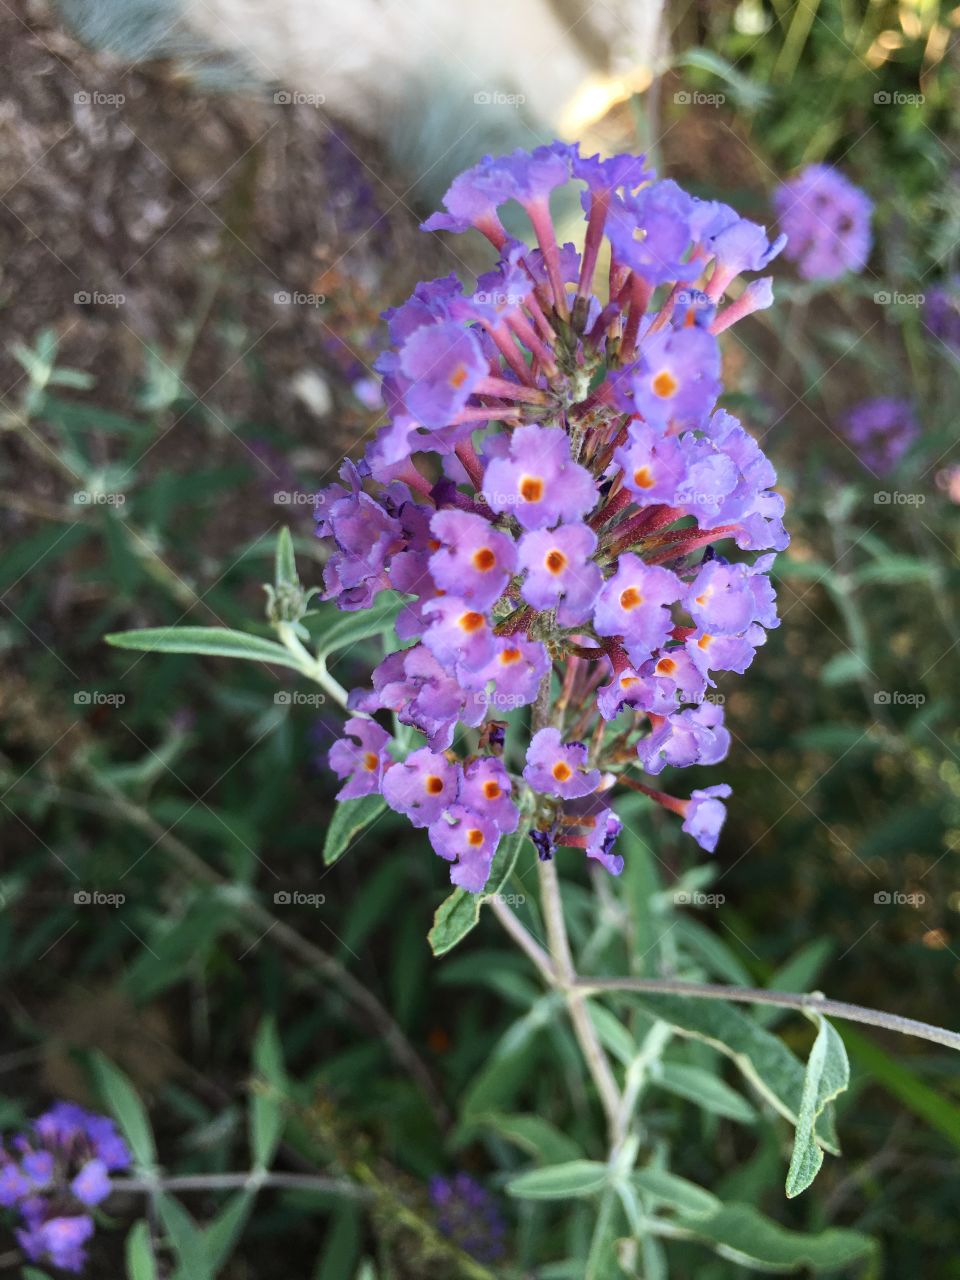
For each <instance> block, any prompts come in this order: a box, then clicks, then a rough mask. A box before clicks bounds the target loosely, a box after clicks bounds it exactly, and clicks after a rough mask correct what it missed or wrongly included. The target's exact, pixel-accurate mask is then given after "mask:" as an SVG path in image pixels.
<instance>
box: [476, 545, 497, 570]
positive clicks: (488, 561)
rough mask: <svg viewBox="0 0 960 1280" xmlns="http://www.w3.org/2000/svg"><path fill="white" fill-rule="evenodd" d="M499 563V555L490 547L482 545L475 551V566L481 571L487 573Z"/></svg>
mask: <svg viewBox="0 0 960 1280" xmlns="http://www.w3.org/2000/svg"><path fill="white" fill-rule="evenodd" d="M496 563H497V557H496V556H495V555H494V554H493V552H492V551H491V550H490V548H489V547H481V548H480V550H479V551H475V552H474V553H473V567H474V568H475V569H479V570H480V572H481V573H487V572H489V570H490V569H492V568H493V566H494V565H495V564H496Z"/></svg>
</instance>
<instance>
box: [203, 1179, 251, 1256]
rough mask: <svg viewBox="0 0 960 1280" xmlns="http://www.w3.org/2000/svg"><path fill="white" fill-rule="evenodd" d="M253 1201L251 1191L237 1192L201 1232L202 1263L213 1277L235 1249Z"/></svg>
mask: <svg viewBox="0 0 960 1280" xmlns="http://www.w3.org/2000/svg"><path fill="white" fill-rule="evenodd" d="M255 1199H256V1196H255V1195H254V1193H253V1192H252V1191H238V1192H237V1194H236V1195H235V1196H233V1197H231V1199H230V1200H229V1201H228V1202H227V1206H226V1208H225V1209H222V1210H221V1211H220V1213H218V1214H217V1216H216V1217H215V1218H214V1220H213V1222H211V1224H210V1226H209V1227H207V1229H206V1230H205V1231H204V1232H203V1234H202V1237H201V1239H202V1248H203V1252H204V1263H205V1265H206V1266H207V1267H208V1268H209V1269H210V1271H211V1273H212V1274H213V1275H217V1274H218V1273H219V1271H220V1268H221V1267H222V1266H224V1264H225V1263H226V1261H227V1259H228V1258H229V1257H230V1255H231V1254H232V1253H233V1251H234V1249H236V1247H237V1244H238V1243H239V1240H240V1237H241V1235H242V1234H243V1228H244V1227H245V1226H246V1223H247V1218H248V1217H249V1216H250V1210H251V1209H252V1208H253V1202H254V1200H255Z"/></svg>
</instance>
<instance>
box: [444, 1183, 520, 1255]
mask: <svg viewBox="0 0 960 1280" xmlns="http://www.w3.org/2000/svg"><path fill="white" fill-rule="evenodd" d="M430 1200H431V1202H432V1204H433V1206H434V1209H435V1210H436V1214H437V1226H438V1228H439V1230H440V1231H441V1233H442V1234H443V1235H445V1236H447V1237H448V1239H451V1240H454V1241H455V1242H456V1243H457V1244H458V1245H459V1246H460V1248H461V1249H463V1251H464V1252H465V1253H469V1254H470V1255H471V1257H474V1258H476V1259H477V1260H478V1261H479V1262H496V1261H497V1259H498V1258H500V1257H501V1256H502V1255H503V1250H504V1235H505V1232H506V1225H505V1223H504V1221H503V1218H502V1216H501V1214H500V1211H499V1209H498V1208H497V1204H496V1201H495V1200H494V1198H493V1196H491V1195H490V1193H489V1192H488V1191H485V1190H484V1188H483V1187H481V1186H480V1184H479V1183H478V1182H475V1181H474V1179H473V1178H471V1177H470V1175H469V1174H468V1173H458V1174H455V1175H454V1177H452V1178H441V1177H439V1176H437V1177H434V1178H431V1179H430Z"/></svg>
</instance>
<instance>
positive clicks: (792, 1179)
mask: <svg viewBox="0 0 960 1280" xmlns="http://www.w3.org/2000/svg"><path fill="white" fill-rule="evenodd" d="M810 1017H811V1020H812V1021H813V1022H815V1023H816V1026H817V1038H816V1040H814V1042H813V1048H812V1049H811V1050H810V1057H809V1058H808V1059H807V1070H806V1074H805V1076H804V1079H803V1094H802V1096H801V1099H800V1115H799V1116H798V1117H797V1131H796V1134H795V1136H794V1140H793V1154H792V1156H791V1157H790V1168H789V1170H788V1172H787V1198H788V1199H793V1197H794V1196H798V1195H800V1193H801V1191H806V1189H807V1187H809V1186H810V1184H811V1182H813V1180H814V1178H815V1177H816V1176H817V1174H818V1173H819V1172H820V1166H821V1165H822V1164H823V1152H822V1151H821V1149H820V1146H819V1144H818V1143H817V1140H816V1134H815V1132H814V1130H815V1126H816V1122H817V1117H818V1116H820V1115H821V1114H822V1112H823V1110H824V1108H825V1107H826V1106H827V1104H828V1103H830V1102H832V1101H833V1100H834V1099H835V1098H837V1097H839V1095H840V1094H841V1093H843V1092H844V1090H845V1089H846V1088H847V1086H848V1085H849V1084H850V1064H849V1062H848V1061H847V1051H846V1049H845V1048H844V1047H843V1041H842V1040H841V1039H840V1036H839V1034H838V1033H837V1032H836V1031H835V1030H834V1028H833V1027H832V1026H831V1024H830V1023H829V1022H828V1021H827V1020H826V1018H824V1017H822V1016H821V1015H820V1014H819V1013H816V1012H815V1011H814V1012H813V1013H811V1015H810Z"/></svg>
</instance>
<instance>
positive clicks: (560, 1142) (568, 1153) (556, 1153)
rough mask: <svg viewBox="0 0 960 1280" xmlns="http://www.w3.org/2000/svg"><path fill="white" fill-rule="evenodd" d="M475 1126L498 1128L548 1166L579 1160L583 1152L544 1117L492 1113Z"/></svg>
mask: <svg viewBox="0 0 960 1280" xmlns="http://www.w3.org/2000/svg"><path fill="white" fill-rule="evenodd" d="M476 1126H477V1127H478V1128H479V1127H483V1128H489V1129H493V1130H495V1131H496V1132H497V1133H499V1134H500V1136H501V1137H503V1138H506V1140H507V1141H508V1142H512V1143H513V1144H514V1146H517V1147H519V1148H520V1149H521V1150H522V1151H526V1152H527V1153H528V1154H529V1155H532V1156H535V1157H536V1158H537V1159H538V1160H540V1161H541V1162H542V1163H543V1164H545V1165H557V1164H562V1163H563V1162H565V1161H570V1160H579V1159H580V1158H581V1157H582V1155H583V1152H582V1151H581V1150H580V1148H579V1146H578V1145H577V1143H575V1142H574V1141H573V1139H572V1138H569V1137H567V1135H566V1134H565V1133H563V1132H562V1131H561V1130H560V1129H558V1128H556V1126H555V1125H552V1124H551V1123H550V1121H549V1120H544V1118H543V1116H536V1115H503V1114H501V1113H498V1112H491V1113H489V1114H488V1115H482V1116H478V1117H477V1120H476Z"/></svg>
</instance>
